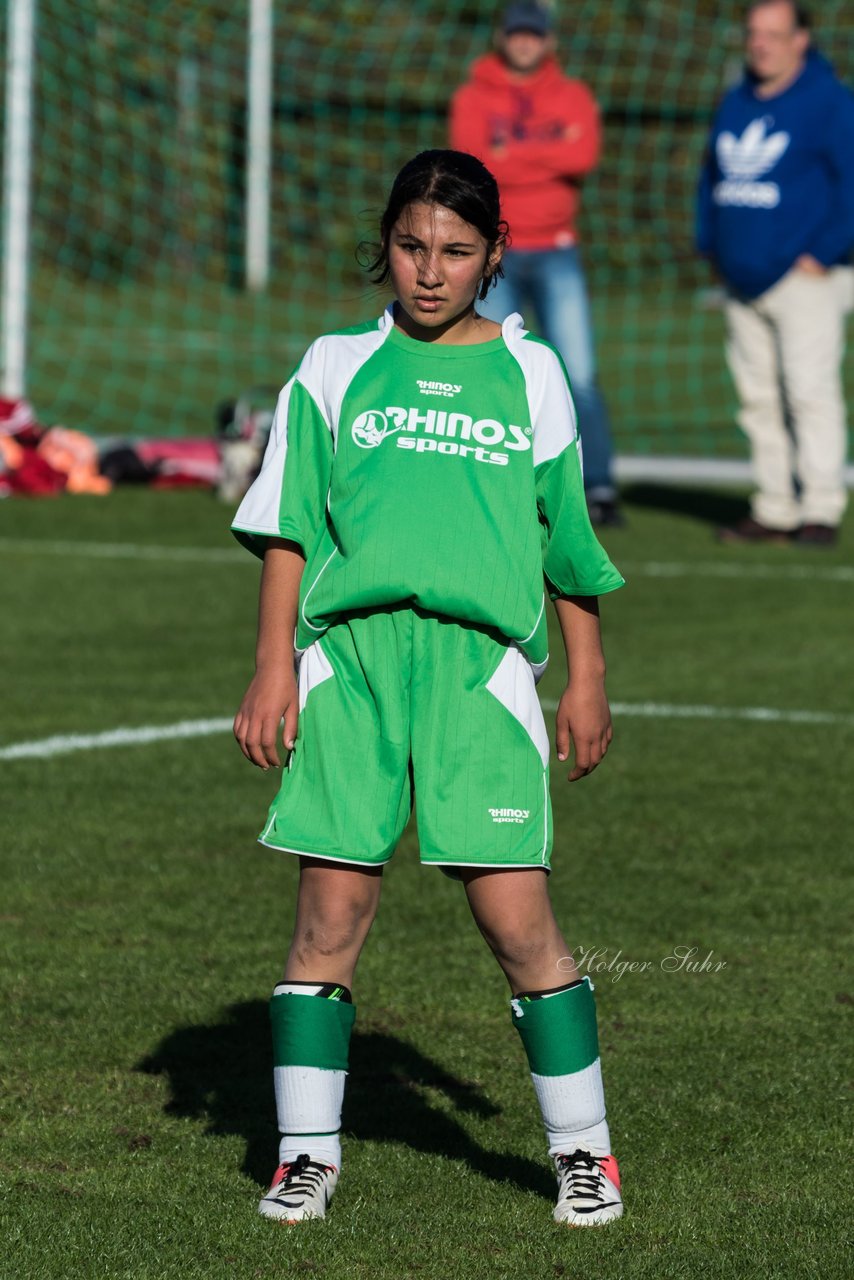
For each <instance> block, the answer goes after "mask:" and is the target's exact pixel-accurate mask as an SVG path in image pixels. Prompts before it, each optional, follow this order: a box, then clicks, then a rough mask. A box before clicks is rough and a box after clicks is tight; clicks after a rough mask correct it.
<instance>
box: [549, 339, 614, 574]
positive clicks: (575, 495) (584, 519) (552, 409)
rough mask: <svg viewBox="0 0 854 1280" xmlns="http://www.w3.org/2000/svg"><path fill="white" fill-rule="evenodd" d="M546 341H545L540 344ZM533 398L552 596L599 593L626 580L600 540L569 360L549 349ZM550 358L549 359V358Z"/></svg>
mask: <svg viewBox="0 0 854 1280" xmlns="http://www.w3.org/2000/svg"><path fill="white" fill-rule="evenodd" d="M538 345H540V344H538ZM542 346H545V344H542V345H541V355H540V360H539V362H538V363H539V369H538V373H539V375H540V376H539V378H538V379H537V394H536V396H535V397H534V398H533V403H531V405H530V407H531V413H532V419H533V421H532V426H533V437H534V475H535V480H536V494H537V510H538V512H539V516H540V522H541V525H542V529H543V572H544V574H545V578H546V584H547V587H548V591H549V595H550V596H551V598H552V599H555V598H556V597H557V596H572V595H576V596H598V595H604V594H605V593H606V592H608V591H616V589H617V588H618V587H622V586H623V585H624V579H623V577H622V575H621V574H620V573H619V572H618V571H617V569H615V567H614V565H613V564H612V563H611V561H610V560H609V559H608V556H607V554H606V553H605V550H604V548H603V547H602V545H601V543H600V542H599V540H598V538H597V537H596V534H595V533H594V532H593V527H592V525H591V523H590V517H589V515H588V514H587V500H586V498H585V495H584V480H583V478H582V470H581V449H580V442H579V439H578V431H577V427H576V417H575V406H574V404H573V400H572V393H571V391H570V387H569V380H568V378H567V376H566V371H565V369H564V368H563V363H562V361H561V360H560V357H559V356H558V355H557V353H556V352H555V351H553V350H552V349H550V348H546V350H545V351H542ZM546 357H548V358H546Z"/></svg>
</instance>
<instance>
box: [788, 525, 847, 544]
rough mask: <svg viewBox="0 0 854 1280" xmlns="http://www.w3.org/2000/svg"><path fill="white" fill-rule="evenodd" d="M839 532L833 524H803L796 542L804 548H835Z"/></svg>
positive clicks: (797, 534)
mask: <svg viewBox="0 0 854 1280" xmlns="http://www.w3.org/2000/svg"><path fill="white" fill-rule="evenodd" d="M838 536H839V530H838V529H837V528H836V527H835V525H832V524H803V525H801V527H800V529H798V531H797V533H796V534H795V542H797V543H799V544H800V545H801V546H804V547H835V546H836V540H837V537H838Z"/></svg>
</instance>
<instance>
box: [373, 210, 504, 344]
mask: <svg viewBox="0 0 854 1280" xmlns="http://www.w3.org/2000/svg"><path fill="white" fill-rule="evenodd" d="M487 248H488V245H487V241H486V240H485V239H484V238H483V236H482V235H481V233H480V232H479V231H478V230H477V228H476V227H473V226H472V225H471V223H469V222H464V221H463V219H462V218H461V217H460V216H459V214H456V213H454V212H452V210H450V209H447V208H446V207H445V206H444V205H441V204H425V203H424V202H423V201H417V202H414V203H412V204H409V205H407V206H406V208H405V209H404V210H403V212H402V213H401V215H400V217H399V218H398V220H397V222H396V223H395V224H394V226H393V227H392V230H391V234H390V236H389V243H388V264H389V274H390V279H391V286H392V288H393V289H394V292H395V296H396V298H397V301H398V303H399V304H400V307H401V309H402V311H403V312H404V313H405V317H406V319H408V321H409V323H408V324H407V323H406V322H405V321H404V327H405V328H406V329H407V330H410V331H411V336H414V337H421V336H423V337H424V338H425V339H426V340H428V341H436V340H437V339H441V337H442V336H443V335H444V334H445V333H449V332H450V333H453V334H455V335H456V334H457V333H458V332H460V331H462V330H464V329H465V328H466V327H467V325H468V323H470V322H473V321H474V320H475V319H476V317H475V314H474V300H475V297H476V295H477V291H478V288H479V287H480V282H481V280H482V279H483V277H484V275H485V274H491V273H492V271H494V269H495V267H496V266H497V264H498V262H499V261H500V259H501V249H500V248H496V249H495V250H494V251H493V253H492V254H491V255H490V257H489V259H488V260H487ZM419 331H428V332H424V333H423V334H422V333H421V332H419Z"/></svg>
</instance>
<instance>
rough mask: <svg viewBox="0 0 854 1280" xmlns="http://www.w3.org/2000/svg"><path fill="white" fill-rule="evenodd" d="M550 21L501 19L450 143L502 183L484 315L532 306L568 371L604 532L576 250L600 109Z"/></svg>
mask: <svg viewBox="0 0 854 1280" xmlns="http://www.w3.org/2000/svg"><path fill="white" fill-rule="evenodd" d="M551 25H552V24H551V15H550V14H549V12H548V11H547V10H546V9H545V8H543V7H542V6H541V5H539V4H535V3H532V2H531V0H522V2H521V3H516V4H511V5H510V6H509V7H508V8H507V9H506V10H505V12H504V16H503V19H502V23H501V29H500V31H499V34H498V39H497V47H498V52H497V53H490V54H487V55H486V56H485V57H482V58H479V59H478V61H477V62H475V64H474V66H473V67H472V72H471V79H470V80H469V81H468V82H467V83H466V84H464V85H463V86H462V87H461V88H460V89H458V90H457V92H456V93H455V94H454V97H453V99H452V102H451V119H450V141H451V146H452V147H454V148H455V149H456V150H458V151H468V152H470V153H471V154H472V155H475V156H477V157H478V158H479V159H480V160H482V161H483V162H484V164H486V166H487V167H488V168H489V169H490V170H491V171H492V173H493V174H494V175H495V177H496V179H497V180H498V185H499V187H500V189H501V203H502V212H503V214H504V217H505V218H506V219H507V221H508V223H509V224H510V235H511V242H512V247H511V248H510V249H508V250H507V251H506V252H505V254H504V258H503V260H502V261H503V266H504V278H503V279H499V280H498V281H497V283H496V285H495V287H494V288H493V289H492V290H491V292H490V294H489V296H488V298H487V300H486V301H485V302H483V303H481V304H480V307H479V310H480V311H481V312H482V313H483V314H484V315H486V316H487V317H488V318H489V319H490V320H497V321H499V322H500V321H502V320H504V319H505V317H506V316H508V315H510V314H512V313H513V312H514V311H521V310H522V308H523V306H524V304H525V302H526V301H527V302H530V303H531V305H532V306H533V309H534V312H535V314H536V317H537V321H538V323H539V326H540V328H541V330H542V333H543V336H544V337H545V338H546V339H547V340H548V341H549V342H551V343H553V344H554V346H556V347H557V349H558V350H559V351H560V353H561V355H562V356H563V358H564V361H565V363H566V367H567V369H568V371H569V378H570V382H571V383H572V391H573V395H574V397H575V402H576V408H577V411H578V418H579V431H580V434H581V443H582V449H583V457H584V486H585V490H586V493H587V504H588V507H589V510H590V516H591V519H592V520H593V522H594V523H598V524H612V525H617V524H622V522H623V520H622V515H621V513H620V509H619V507H618V505H617V491H616V489H615V487H614V482H613V477H612V460H611V441H610V431H609V426H608V415H607V410H606V408H605V403H604V400H603V398H602V394H601V392H600V390H599V387H598V384H597V381H596V359H595V354H594V348H593V329H592V324H591V318H590V306H589V303H588V300H587V288H586V285H585V281H584V272H583V270H582V266H581V261H580V258H579V254H578V249H577V247H576V243H577V239H578V234H577V230H576V218H577V216H578V207H579V203H580V197H581V183H582V180H583V178H584V177H585V175H586V174H588V173H590V172H591V171H592V170H593V169H594V168H595V167H596V164H597V163H598V160H599V151H600V146H601V128H600V124H599V111H598V108H597V106H596V102H595V99H594V98H593V95H592V94H591V92H590V90H589V89H588V88H587V86H586V85H584V84H582V83H581V81H580V80H570V79H568V78H567V77H566V76H565V75H563V73H562V72H561V70H560V68H559V66H558V64H557V61H556V59H555V57H554V37H553V35H552V33H551Z"/></svg>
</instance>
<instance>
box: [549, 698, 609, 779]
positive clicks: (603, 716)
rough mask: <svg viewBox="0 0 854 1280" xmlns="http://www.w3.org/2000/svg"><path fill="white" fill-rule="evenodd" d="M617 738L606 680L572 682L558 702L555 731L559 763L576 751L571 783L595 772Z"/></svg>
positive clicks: (570, 775)
mask: <svg viewBox="0 0 854 1280" xmlns="http://www.w3.org/2000/svg"><path fill="white" fill-rule="evenodd" d="M613 736H614V733H613V729H612V728H611V711H610V708H609V706H608V698H607V695H606V693H605V682H604V680H603V679H600V678H599V677H590V678H588V679H583V680H582V679H579V678H576V679H575V680H570V682H569V684H568V685H567V687H566V689H565V690H564V693H563V697H562V698H561V700H560V702H559V703H558V708H557V716H556V732H555V745H556V746H557V758H558V760H566V759H568V757H569V751H570V747H574V748H575V764H574V765H573V767H572V770H571V771H570V773H569V774H568V775H567V778H568V781H569V782H577V781H578V779H579V778H584V777H586V776H587V774H588V773H592V772H593V770H594V769H595V768H596V766H597V764H600V763H601V761H602V758H603V756H604V755H605V752H606V751H607V750H608V745H609V743H610V741H611V739H612V737H613Z"/></svg>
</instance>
